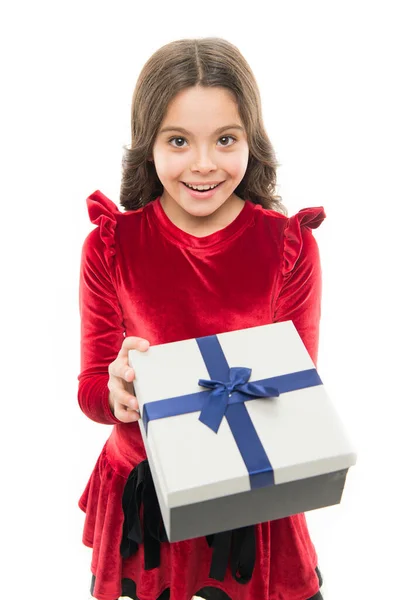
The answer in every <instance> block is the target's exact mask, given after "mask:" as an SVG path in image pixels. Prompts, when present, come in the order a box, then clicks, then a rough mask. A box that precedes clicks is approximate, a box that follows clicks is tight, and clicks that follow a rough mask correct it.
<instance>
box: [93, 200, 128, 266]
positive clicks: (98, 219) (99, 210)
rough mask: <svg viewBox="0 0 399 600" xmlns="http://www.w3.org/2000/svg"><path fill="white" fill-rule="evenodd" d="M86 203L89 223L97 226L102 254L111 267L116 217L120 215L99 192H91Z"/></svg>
mask: <svg viewBox="0 0 399 600" xmlns="http://www.w3.org/2000/svg"><path fill="white" fill-rule="evenodd" d="M86 203H87V209H88V212H89V218H90V221H91V222H92V223H94V225H98V228H99V235H100V238H101V240H102V241H103V242H104V254H105V255H106V258H107V262H108V264H109V265H111V263H112V257H113V256H114V255H115V229H116V216H117V215H118V214H120V210H119V209H118V208H117V206H116V205H115V203H114V202H112V200H110V199H109V198H107V197H106V196H104V194H103V193H102V192H100V190H96V191H95V192H93V194H91V195H90V196H89V197H88V198H87V200H86Z"/></svg>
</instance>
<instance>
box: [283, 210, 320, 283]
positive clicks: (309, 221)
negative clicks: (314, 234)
mask: <svg viewBox="0 0 399 600" xmlns="http://www.w3.org/2000/svg"><path fill="white" fill-rule="evenodd" d="M325 218H326V214H325V212H324V208H323V207H322V206H318V207H315V208H313V207H312V208H302V209H301V210H300V211H299V212H298V213H297V214H296V215H293V216H292V217H289V219H287V223H286V226H285V230H284V247H283V265H282V274H283V275H284V276H286V275H289V273H291V271H292V270H293V269H294V267H295V265H296V262H297V260H298V258H299V256H300V254H301V251H302V246H303V231H302V229H303V228H304V227H307V228H310V229H316V228H317V227H319V225H321V223H322V222H323V221H324V219H325Z"/></svg>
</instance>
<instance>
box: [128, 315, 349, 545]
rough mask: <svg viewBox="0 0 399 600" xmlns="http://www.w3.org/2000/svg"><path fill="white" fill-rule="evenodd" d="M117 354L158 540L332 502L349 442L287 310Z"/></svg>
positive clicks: (341, 483)
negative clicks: (133, 406) (124, 358)
mask: <svg viewBox="0 0 399 600" xmlns="http://www.w3.org/2000/svg"><path fill="white" fill-rule="evenodd" d="M129 364H130V365H131V366H132V367H133V368H134V369H135V372H136V378H135V381H134V386H135V393H136V396H137V399H138V404H139V410H140V414H141V417H142V418H141V419H140V420H139V426H140V430H141V434H142V436H143V440H144V445H145V448H146V452H147V457H148V463H149V466H150V469H151V474H152V478H153V481H154V486H155V490H156V494H157V498H158V501H159V505H160V509H161V514H162V517H163V521H164V525H165V530H166V533H167V536H168V539H169V541H170V542H176V541H180V540H186V539H190V538H195V537H200V536H205V535H208V534H212V533H216V532H222V531H228V530H232V529H236V528H240V527H244V526H248V525H254V524H256V523H263V522H266V521H271V520H274V519H280V518H283V517H287V516H290V515H293V514H297V513H301V512H305V511H309V510H313V509H317V508H322V507H326V506H331V505H334V504H339V503H340V501H341V497H342V493H343V488H344V485H345V480H346V476H347V473H348V469H349V467H351V466H353V465H354V464H355V463H356V458H357V457H356V452H355V449H354V447H353V446H352V444H351V442H350V439H349V437H348V434H347V431H346V430H345V427H344V424H343V422H342V420H341V418H340V416H339V415H338V413H337V411H336V409H335V407H334V405H333V403H332V401H331V399H330V398H329V396H328V395H327V393H326V390H325V388H324V386H323V383H322V381H321V379H320V376H319V375H318V373H317V370H316V369H315V365H314V363H313V361H312V359H311V358H310V356H309V354H308V352H307V350H306V348H305V346H304V344H303V342H302V340H301V338H300V336H299V334H298V332H297V330H296V328H295V326H294V324H293V323H292V321H285V322H281V323H273V324H270V325H264V326H260V327H252V328H249V329H241V330H238V331H231V332H226V333H220V334H217V335H212V336H207V337H202V338H194V339H188V340H183V341H178V342H172V343H168V344H160V345H158V346H151V347H150V348H149V350H148V351H147V352H144V353H143V352H139V351H136V350H131V351H129Z"/></svg>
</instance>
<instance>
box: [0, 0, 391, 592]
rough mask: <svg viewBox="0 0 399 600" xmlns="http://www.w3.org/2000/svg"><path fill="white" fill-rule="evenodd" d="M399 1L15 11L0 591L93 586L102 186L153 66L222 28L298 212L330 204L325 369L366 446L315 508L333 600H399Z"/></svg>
mask: <svg viewBox="0 0 399 600" xmlns="http://www.w3.org/2000/svg"><path fill="white" fill-rule="evenodd" d="M395 5H396V3H395V2H394V1H392V2H384V1H382V2H381V1H379V2H355V1H350V0H347V1H339V2H337V1H334V2H333V1H331V2H324V1H306V0H301V1H300V2H296V1H292V2H288V1H280V2H273V3H272V2H265V1H264V2H259V3H258V2H255V1H254V0H246V1H245V2H243V3H237V4H234V3H232V2H231V1H229V2H222V1H221V0H220V1H219V2H214V1H212V2H209V1H205V0H204V1H202V2H198V3H187V2H177V1H176V2H173V1H172V2H166V3H156V2H144V3H139V2H133V1H131V2H128V1H126V0H125V1H117V0H115V1H114V2H103V1H96V2H94V1H93V2H91V1H85V0H80V1H79V2H71V1H69V2H52V3H50V2H43V1H42V2H40V1H39V2H38V1H36V2H13V3H9V6H8V7H7V8H2V9H1V14H0V22H1V25H0V27H1V31H0V44H1V48H0V50H1V57H2V60H1V83H2V85H1V87H2V92H1V96H0V98H1V111H0V119H1V137H0V139H1V163H0V164H1V173H2V174H1V178H0V186H1V187H0V206H1V209H0V210H1V213H0V222H1V234H0V242H1V254H0V256H1V261H2V264H1V274H2V286H1V288H2V293H1V301H2V305H3V307H4V308H3V311H2V323H1V338H2V343H1V352H2V357H1V358H2V362H1V364H2V366H3V373H2V394H1V398H2V421H1V422H2V436H1V445H2V448H1V459H2V472H3V482H2V483H3V493H2V496H1V508H2V510H1V512H0V514H1V545H2V547H3V549H2V553H3V559H2V578H1V580H0V595H1V597H3V598H15V599H17V598H22V597H23V598H24V599H25V598H27V597H33V598H41V599H42V600H50V599H51V600H54V599H55V598H57V600H58V599H59V600H72V599H73V600H86V599H87V598H88V596H89V589H88V588H89V584H90V554H91V551H90V550H89V549H87V548H85V547H84V546H83V545H82V542H81V535H82V529H83V521H84V514H83V513H82V512H81V511H80V510H79V508H78V506H77V502H78V499H79V497H80V495H81V493H82V492H83V490H84V487H85V485H86V482H87V480H88V478H89V476H90V473H91V470H92V468H93V467H94V464H95V461H96V460H97V457H98V455H99V453H100V451H101V448H102V446H103V444H104V442H105V440H106V439H107V437H108V435H109V434H110V431H111V427H110V426H106V425H99V424H96V423H94V422H91V421H89V419H87V417H85V416H84V415H83V413H81V411H80V409H79V407H78V403H77V399H76V393H77V375H78V373H79V314H78V271H79V263H80V252H81V245H82V243H83V240H84V237H85V236H86V235H87V233H88V232H89V231H90V230H91V228H92V227H93V226H92V224H91V223H90V221H89V218H88V215H87V209H86V198H87V196H88V195H89V194H90V193H92V192H93V191H94V190H96V189H100V190H101V191H102V192H103V193H104V194H106V195H107V196H108V197H109V198H111V199H113V200H114V202H115V203H118V193H119V186H120V164H121V158H122V146H123V145H124V144H129V143H130V137H129V135H130V104H131V96H132V93H133V89H134V85H135V81H136V78H137V76H138V74H139V72H140V70H141V68H142V66H143V65H144V63H145V61H146V60H147V59H148V58H149V56H150V55H151V54H152V53H153V52H154V51H155V50H156V49H157V48H159V47H160V46H161V45H163V44H165V43H168V42H170V41H172V40H174V39H180V38H183V37H207V36H219V37H224V38H226V39H227V40H229V41H231V42H232V43H234V44H236V45H237V46H238V47H239V49H240V50H241V52H242V53H243V55H244V56H245V58H246V59H247V60H248V62H249V64H250V65H251V67H252V69H253V71H254V73H255V76H256V78H257V81H258V83H259V87H260V89H261V94H262V99H263V116H264V122H265V126H266V130H267V132H268V134H269V136H270V139H271V141H272V143H273V145H274V148H275V150H276V154H277V159H278V161H279V162H280V163H281V164H282V166H281V168H279V170H278V183H279V187H278V193H280V194H281V195H282V197H283V202H284V204H285V205H286V206H287V208H288V210H289V214H290V215H292V214H294V213H295V212H297V211H298V210H299V209H300V208H305V207H309V206H323V207H324V209H325V211H326V214H327V219H326V220H325V221H324V223H323V224H322V225H321V226H320V228H319V229H317V230H315V232H314V235H315V237H316V239H317V241H318V244H319V248H320V253H321V260H322V267H323V283H324V285H323V304H322V322H321V339H320V349H319V364H318V368H319V372H320V375H321V377H322V379H323V381H324V383H325V385H326V388H327V390H328V392H329V394H330V396H331V397H332V398H333V400H334V401H335V403H336V407H337V409H338V410H339V411H340V413H341V415H342V417H343V418H344V420H345V423H346V425H347V427H348V430H349V431H350V432H351V435H352V438H353V442H354V443H355V445H356V447H357V450H358V454H359V458H358V464H357V465H356V466H355V467H354V468H353V469H351V471H350V473H349V476H348V479H347V485H346V488H345V490H344V495H343V499H342V503H341V504H340V505H339V506H335V507H330V508H326V509H322V510H319V511H313V512H311V513H307V517H308V523H309V528H310V531H311V535H312V538H313V541H314V543H315V546H316V549H317V551H318V555H319V564H320V568H321V570H322V572H323V575H324V578H325V586H324V589H325V591H324V596H325V600H355V599H356V600H357V599H362V600H363V599H366V600H367V599H368V598H370V599H377V598H385V597H389V598H394V597H396V596H397V594H398V589H397V584H395V575H396V573H397V558H398V553H397V546H396V538H397V536H398V533H399V532H398V524H397V518H396V514H397V506H398V504H397V501H398V496H397V493H396V495H395V492H394V489H395V485H396V479H397V472H398V469H397V457H398V450H399V448H398V442H397V439H398V425H397V421H396V420H395V415H396V414H397V409H396V403H397V401H398V391H397V379H396V378H395V375H396V373H397V369H398V367H397V358H398V352H397V336H398V319H397V312H396V310H397V306H398V303H399V298H398V292H397V273H398V251H397V235H398V233H397V232H398V208H397V202H398V185H397V172H398V170H397V160H398V143H399V137H398V134H399V127H398V117H397V107H398V106H399V97H398V91H397V87H396V86H397V60H396V59H395V54H396V55H397V54H398V51H399V47H398V42H397V39H398V38H397V30H398V21H397V18H396V17H395V8H396V6H395ZM4 559H5V560H4ZM56 590H58V591H56ZM234 600H236V599H234ZM237 600H238V599H237ZM259 600H261V599H259ZM287 600H289V599H287Z"/></svg>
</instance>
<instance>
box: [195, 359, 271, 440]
mask: <svg viewBox="0 0 399 600" xmlns="http://www.w3.org/2000/svg"><path fill="white" fill-rule="evenodd" d="M251 373H252V369H248V368H247V367H231V368H230V369H229V380H228V381H219V380H218V379H200V380H199V381H198V385H200V386H201V387H207V388H210V389H212V392H211V393H210V394H208V397H207V399H206V400H205V403H204V407H203V409H202V411H201V414H200V416H199V420H200V421H201V423H204V425H207V426H208V427H209V428H210V429H212V431H214V432H215V433H217V432H218V430H219V427H220V424H221V422H222V419H223V417H224V415H225V414H226V410H227V407H228V406H229V405H230V404H236V403H237V402H246V401H247V400H248V396H250V397H252V398H270V397H277V396H279V395H280V392H279V391H278V389H277V388H275V387H270V386H267V385H265V384H262V383H257V382H250V383H248V381H249V378H250V377H251Z"/></svg>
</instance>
